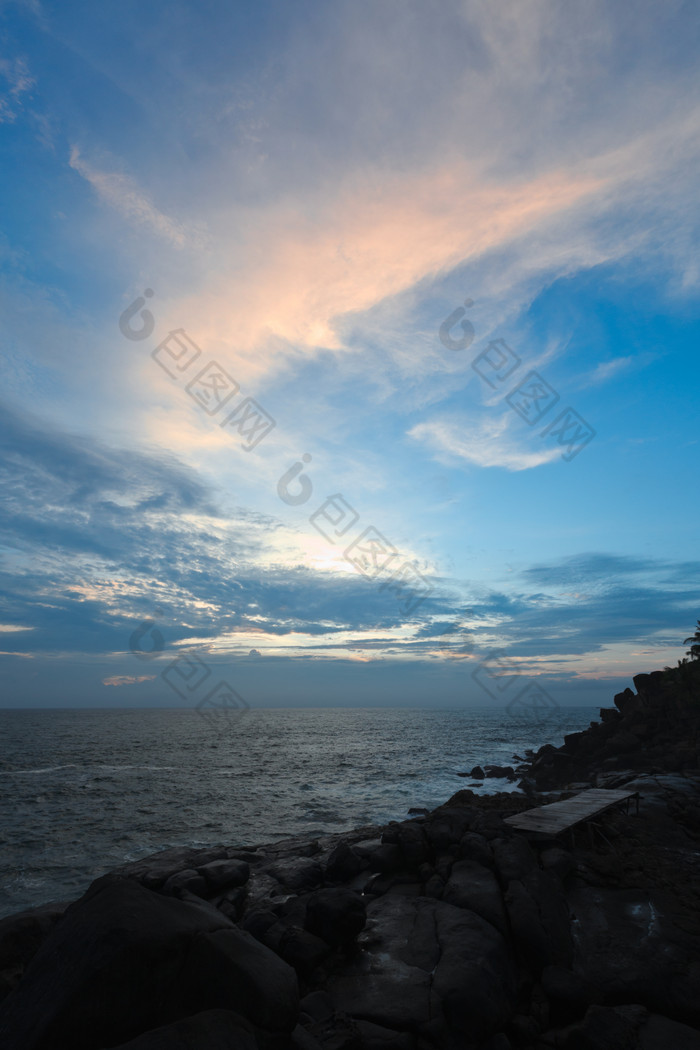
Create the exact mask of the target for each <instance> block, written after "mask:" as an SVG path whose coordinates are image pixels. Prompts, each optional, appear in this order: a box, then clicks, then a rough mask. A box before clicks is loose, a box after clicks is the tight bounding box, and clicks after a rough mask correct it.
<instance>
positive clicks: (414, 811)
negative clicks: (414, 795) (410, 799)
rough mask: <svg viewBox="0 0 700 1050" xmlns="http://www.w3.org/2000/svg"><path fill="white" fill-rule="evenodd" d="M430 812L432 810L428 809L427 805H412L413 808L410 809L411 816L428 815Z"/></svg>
mask: <svg viewBox="0 0 700 1050" xmlns="http://www.w3.org/2000/svg"><path fill="white" fill-rule="evenodd" d="M428 813H430V810H429V809H426V808H425V806H411V808H410V809H409V811H408V815H409V817H413V816H423V817H427V815H428Z"/></svg>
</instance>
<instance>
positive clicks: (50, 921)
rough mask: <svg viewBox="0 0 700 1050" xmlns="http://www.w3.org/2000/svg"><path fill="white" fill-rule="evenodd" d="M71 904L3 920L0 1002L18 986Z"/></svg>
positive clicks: (53, 905)
mask: <svg viewBox="0 0 700 1050" xmlns="http://www.w3.org/2000/svg"><path fill="white" fill-rule="evenodd" d="M69 903H70V902H69V901H65V902H60V903H59V902H56V903H51V904H43V905H41V906H40V907H38V908H29V909H27V911H21V912H19V913H18V914H16V915H8V916H7V918H5V919H0V1000H2V999H4V998H5V997H6V996H7V995H9V993H10V992H11V991H12V989H13V988H14V987H15V986H16V984H17V983H18V981H19V979H20V977H21V976H22V974H23V973H24V970H25V969H26V967H27V966H28V964H29V963H30V962H31V960H32V958H33V957H34V956H35V955H36V953H37V951H38V950H39V948H40V946H41V945H42V944H43V942H44V941H45V940H46V938H47V937H48V935H49V934H50V933H51V931H52V930H53V928H54V926H55V925H56V923H57V922H58V920H59V919H60V918H61V916H62V915H63V913H64V912H65V910H66V908H67V907H68V905H69Z"/></svg>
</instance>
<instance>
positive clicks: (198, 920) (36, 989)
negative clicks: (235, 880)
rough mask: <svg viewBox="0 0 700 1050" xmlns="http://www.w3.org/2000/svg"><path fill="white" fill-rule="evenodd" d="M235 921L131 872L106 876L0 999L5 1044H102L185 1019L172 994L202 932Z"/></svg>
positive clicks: (30, 1047)
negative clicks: (154, 886)
mask: <svg viewBox="0 0 700 1050" xmlns="http://www.w3.org/2000/svg"><path fill="white" fill-rule="evenodd" d="M228 928H231V929H232V928H233V927H232V926H231V923H230V922H229V921H228V920H227V919H226V918H225V917H224V916H223V915H221V914H220V913H219V912H217V911H216V909H215V908H212V907H209V906H208V905H206V904H204V903H203V902H202V904H201V905H195V904H190V903H186V902H183V901H178V900H176V899H175V898H170V897H164V896H161V895H159V894H157V893H153V892H152V891H150V890H147V889H146V888H145V887H144V886H142V885H141V884H140V883H138V882H135V881H134V880H132V879H128V878H118V877H115V876H110V875H107V876H104V877H103V878H101V879H98V880H97V881H96V882H94V883H93V884H92V886H91V887H90V889H89V890H88V891H87V893H86V894H85V895H84V896H83V897H81V899H80V900H79V901H77V902H76V903H75V904H72V905H71V906H70V907H69V908H68V909H67V911H66V912H65V914H64V916H63V918H62V920H61V921H60V922H59V923H58V924H57V925H56V927H55V928H54V930H53V931H52V932H51V933H50V934H49V936H48V937H47V938H46V940H45V941H44V943H43V944H42V946H41V947H40V948H39V950H38V952H37V953H36V955H35V956H34V958H33V959H32V961H31V963H30V964H29V966H28V968H27V972H26V974H25V976H24V979H23V980H22V982H21V984H20V985H19V987H18V988H16V989H15V991H14V992H12V993H11V994H10V995H9V996H8V998H7V999H6V1000H5V1002H4V1003H3V1004H2V1006H0V1045H2V1046H3V1047H4V1050H34V1048H35V1047H36V1048H39V1047H41V1048H44V1047H46V1048H48V1047H62V1046H65V1047H70V1048H71V1050H94V1047H96V1046H102V1045H114V1044H115V1042H118V1041H122V1042H124V1041H126V1040H127V1039H132V1038H134V1037H135V1036H136V1035H138V1034H139V1033H140V1032H142V1031H143V1030H144V1029H147V1028H153V1027H157V1026H158V1025H161V1024H167V1023H170V1022H172V1021H174V1020H178V1019H179V1018H180V1017H181V1016H182V1011H180V1012H179V1013H178V1008H177V1006H174V1007H173V1006H168V1005H166V1001H167V999H168V997H169V995H170V990H171V987H172V985H173V983H174V982H175V981H176V980H177V978H178V976H179V974H180V972H181V970H182V968H183V967H184V965H185V961H186V959H187V955H188V952H189V949H190V945H191V943H192V941H193V939H194V937H195V936H196V935H197V934H200V933H202V932H205V933H206V932H209V931H214V930H221V929H228ZM215 1005H217V1006H220V1005H222V1004H220V1003H218V1004H215Z"/></svg>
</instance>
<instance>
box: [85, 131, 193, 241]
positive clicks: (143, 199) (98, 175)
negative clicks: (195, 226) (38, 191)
mask: <svg viewBox="0 0 700 1050" xmlns="http://www.w3.org/2000/svg"><path fill="white" fill-rule="evenodd" d="M68 163H69V165H70V167H71V168H73V170H74V171H77V173H78V174H79V175H81V176H82V177H83V178H84V179H86V180H87V182H89V183H90V185H91V186H92V188H93V189H94V190H95V192H96V193H97V195H98V197H99V198H100V199H101V200H102V201H103V202H104V203H105V204H107V205H109V207H111V208H114V210H115V211H116V212H117V213H118V214H119V215H121V216H123V218H125V219H127V220H128V221H129V222H131V223H133V224H134V225H135V226H136V227H138V228H141V229H143V230H145V231H146V232H150V233H152V234H155V235H156V236H157V237H159V238H163V239H164V240H166V241H168V242H169V243H170V244H172V245H174V246H175V247H176V248H184V247H185V245H186V244H187V242H188V237H189V234H188V230H187V227H186V225H185V224H183V223H181V222H178V221H176V220H175V219H171V218H169V216H167V215H165V214H164V213H163V212H162V211H159V210H158V208H157V207H156V205H155V204H154V203H153V202H152V201H151V200H150V199H149V197H148V195H147V194H146V193H144V191H143V190H142V189H141V188H140V187H139V186H138V184H137V182H136V181H135V179H133V178H132V177H131V176H129V175H125V174H123V173H121V172H109V171H99V170H98V169H97V168H95V167H93V165H92V164H90V163H88V162H87V161H86V160H85V159H84V158H83V157H82V156H81V153H80V150H79V149H78V147H77V146H72V147H71V151H70V158H69V161H68Z"/></svg>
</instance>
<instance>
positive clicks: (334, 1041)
mask: <svg viewBox="0 0 700 1050" xmlns="http://www.w3.org/2000/svg"><path fill="white" fill-rule="evenodd" d="M309 1031H310V1034H311V1035H312V1036H313V1037H314V1038H315V1039H316V1040H317V1041H318V1043H319V1045H320V1046H321V1047H323V1050H364V1048H363V1045H362V1036H361V1034H360V1030H359V1028H358V1027H357V1023H356V1022H355V1020H354V1019H353V1018H352V1017H348V1016H346V1015H345V1014H333V1016H332V1017H330V1018H329V1019H328V1020H327V1021H318V1022H317V1023H316V1024H314V1025H312V1026H311V1028H310V1030H309Z"/></svg>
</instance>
